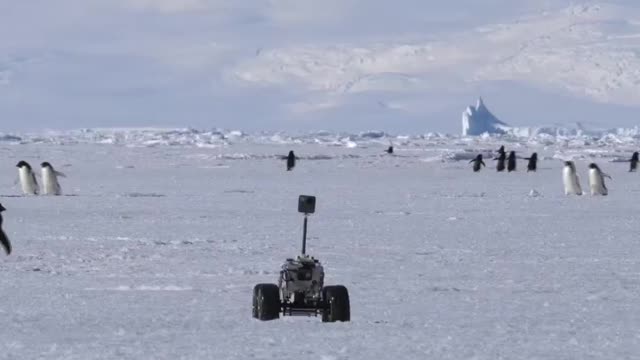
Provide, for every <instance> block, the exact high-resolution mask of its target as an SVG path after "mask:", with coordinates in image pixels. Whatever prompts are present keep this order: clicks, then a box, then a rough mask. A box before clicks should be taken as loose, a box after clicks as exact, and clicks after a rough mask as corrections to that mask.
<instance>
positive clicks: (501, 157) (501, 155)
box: [493, 146, 507, 171]
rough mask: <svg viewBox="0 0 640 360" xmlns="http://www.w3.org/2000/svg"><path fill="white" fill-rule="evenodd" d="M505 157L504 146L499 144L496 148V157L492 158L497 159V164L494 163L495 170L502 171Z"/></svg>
mask: <svg viewBox="0 0 640 360" xmlns="http://www.w3.org/2000/svg"><path fill="white" fill-rule="evenodd" d="M506 159H507V153H506V152H505V151H504V146H500V149H499V150H498V157H497V158H493V160H498V165H496V171H504V162H505V160H506Z"/></svg>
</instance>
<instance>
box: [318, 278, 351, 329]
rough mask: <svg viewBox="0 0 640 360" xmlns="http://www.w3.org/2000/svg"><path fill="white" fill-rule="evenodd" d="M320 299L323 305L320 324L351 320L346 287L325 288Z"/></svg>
mask: <svg viewBox="0 0 640 360" xmlns="http://www.w3.org/2000/svg"><path fill="white" fill-rule="evenodd" d="M322 298H323V300H324V303H325V309H324V311H323V312H322V322H336V321H350V320H351V307H350V305H349V291H348V290H347V288H346V287H344V286H342V285H334V286H325V287H324V288H323V289H322Z"/></svg>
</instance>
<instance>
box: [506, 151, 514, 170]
mask: <svg viewBox="0 0 640 360" xmlns="http://www.w3.org/2000/svg"><path fill="white" fill-rule="evenodd" d="M507 171H509V172H512V171H516V152H515V151H511V152H509V158H508V159H507Z"/></svg>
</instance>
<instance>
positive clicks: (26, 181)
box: [16, 160, 38, 195]
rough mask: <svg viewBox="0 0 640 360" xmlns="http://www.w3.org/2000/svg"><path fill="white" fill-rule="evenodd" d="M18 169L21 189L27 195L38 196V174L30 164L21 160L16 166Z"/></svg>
mask: <svg viewBox="0 0 640 360" xmlns="http://www.w3.org/2000/svg"><path fill="white" fill-rule="evenodd" d="M16 167H17V168H18V178H19V179H20V187H21V188H22V193H23V194H25V195H38V181H37V180H36V174H35V173H34V172H33V169H31V165H29V163H28V162H26V161H24V160H21V161H20V162H18V163H17V164H16Z"/></svg>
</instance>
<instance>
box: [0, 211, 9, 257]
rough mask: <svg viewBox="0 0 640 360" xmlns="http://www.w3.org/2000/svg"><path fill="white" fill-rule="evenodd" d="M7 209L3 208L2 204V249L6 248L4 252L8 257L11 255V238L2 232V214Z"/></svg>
mask: <svg viewBox="0 0 640 360" xmlns="http://www.w3.org/2000/svg"><path fill="white" fill-rule="evenodd" d="M5 210H7V209H5V208H4V206H2V204H0V245H2V247H3V248H4V251H5V252H6V253H7V255H10V254H11V242H10V241H9V238H8V237H7V234H5V233H4V230H2V212H3V211H5Z"/></svg>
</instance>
